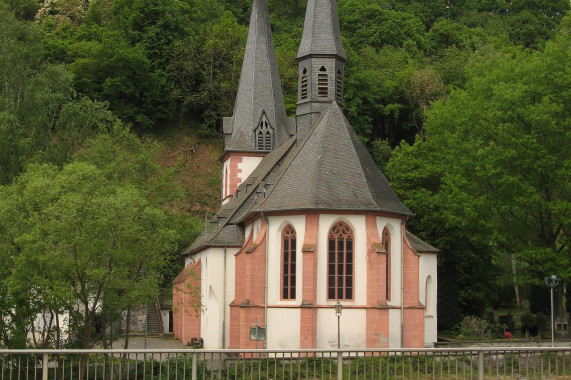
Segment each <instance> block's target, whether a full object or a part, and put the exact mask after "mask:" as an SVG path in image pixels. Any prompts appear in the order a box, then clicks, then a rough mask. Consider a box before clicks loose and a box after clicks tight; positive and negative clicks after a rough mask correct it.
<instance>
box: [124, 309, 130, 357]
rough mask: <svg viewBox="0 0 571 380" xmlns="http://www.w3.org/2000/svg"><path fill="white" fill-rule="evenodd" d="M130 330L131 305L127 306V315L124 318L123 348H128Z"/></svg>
mask: <svg viewBox="0 0 571 380" xmlns="http://www.w3.org/2000/svg"><path fill="white" fill-rule="evenodd" d="M130 332H131V306H129V307H127V317H126V318H125V344H124V345H123V349H125V350H127V349H128V348H129V333H130Z"/></svg>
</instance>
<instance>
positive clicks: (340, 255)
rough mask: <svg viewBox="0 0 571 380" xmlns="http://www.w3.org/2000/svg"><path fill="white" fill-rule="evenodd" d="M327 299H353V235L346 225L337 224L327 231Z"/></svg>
mask: <svg viewBox="0 0 571 380" xmlns="http://www.w3.org/2000/svg"><path fill="white" fill-rule="evenodd" d="M328 245H329V247H328V248H329V249H328V277H329V287H328V292H327V293H328V298H329V299H330V300H335V299H337V300H350V299H353V283H354V282H353V273H354V271H353V264H354V234H353V231H352V230H351V227H349V226H348V225H347V224H346V223H343V222H339V223H337V224H335V225H334V226H333V227H332V228H331V230H330V231H329V244H328Z"/></svg>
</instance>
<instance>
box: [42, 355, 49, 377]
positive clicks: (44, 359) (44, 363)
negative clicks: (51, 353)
mask: <svg viewBox="0 0 571 380" xmlns="http://www.w3.org/2000/svg"><path fill="white" fill-rule="evenodd" d="M42 380H48V354H44V356H43V357H42Z"/></svg>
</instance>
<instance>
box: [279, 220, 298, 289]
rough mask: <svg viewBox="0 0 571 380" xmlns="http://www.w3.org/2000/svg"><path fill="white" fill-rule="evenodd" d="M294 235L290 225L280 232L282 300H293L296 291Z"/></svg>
mask: <svg viewBox="0 0 571 380" xmlns="http://www.w3.org/2000/svg"><path fill="white" fill-rule="evenodd" d="M296 264H297V263H296V234H295V229H294V228H293V227H292V226H291V225H287V226H286V227H285V228H284V229H283V231H282V299H284V300H294V299H295V290H296V286H295V285H296V276H295V274H296V267H297V265H296Z"/></svg>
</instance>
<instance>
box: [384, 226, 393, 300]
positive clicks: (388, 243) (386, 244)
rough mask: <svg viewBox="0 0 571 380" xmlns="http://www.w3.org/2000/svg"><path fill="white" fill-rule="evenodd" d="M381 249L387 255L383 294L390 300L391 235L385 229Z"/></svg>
mask: <svg viewBox="0 0 571 380" xmlns="http://www.w3.org/2000/svg"><path fill="white" fill-rule="evenodd" d="M382 244H383V247H384V248H385V252H386V253H387V260H386V270H385V294H386V299H387V300H390V299H391V233H390V232H389V230H388V229H387V228H385V229H384V230H383V241H382Z"/></svg>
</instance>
